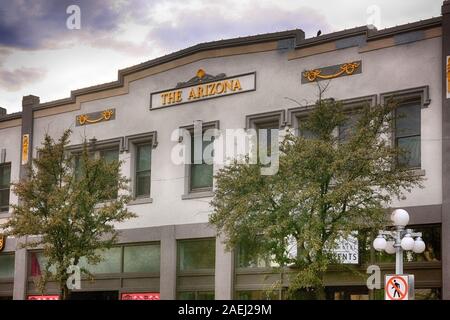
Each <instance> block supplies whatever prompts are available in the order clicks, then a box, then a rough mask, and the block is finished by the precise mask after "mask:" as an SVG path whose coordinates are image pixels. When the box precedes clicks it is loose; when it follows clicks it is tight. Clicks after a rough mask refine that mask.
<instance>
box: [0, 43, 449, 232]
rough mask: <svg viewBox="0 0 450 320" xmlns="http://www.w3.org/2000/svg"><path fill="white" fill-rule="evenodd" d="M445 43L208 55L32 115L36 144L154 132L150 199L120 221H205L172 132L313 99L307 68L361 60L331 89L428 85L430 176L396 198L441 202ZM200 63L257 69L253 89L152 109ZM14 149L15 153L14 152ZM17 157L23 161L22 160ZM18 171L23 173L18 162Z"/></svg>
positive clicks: (425, 118)
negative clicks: (102, 114) (106, 115)
mask: <svg viewBox="0 0 450 320" xmlns="http://www.w3.org/2000/svg"><path fill="white" fill-rule="evenodd" d="M440 49H441V39H440V38H434V39H429V40H425V41H419V42H414V43H411V44H406V45H400V46H395V47H390V48H385V49H381V50H376V51H369V52H365V53H362V54H359V53H358V48H357V47H353V48H348V49H342V50H338V51H333V52H329V53H323V54H319V55H314V56H310V57H306V58H302V59H295V60H288V59H287V52H286V51H271V52H263V53H254V54H245V55H235V56H230V57H223V58H210V59H206V60H203V61H199V62H194V63H191V64H188V65H185V66H181V67H178V68H176V69H172V70H169V71H167V72H163V73H159V74H156V75H154V76H151V77H148V78H144V79H140V80H137V81H134V82H132V83H131V84H130V90H129V93H128V94H126V95H122V96H117V97H112V98H106V99H101V100H96V101H91V102H86V103H83V104H82V105H81V110H78V111H76V112H67V113H63V114H59V115H57V116H48V117H43V118H38V119H35V123H34V143H35V145H36V144H37V143H38V142H39V141H42V138H43V136H44V134H45V132H49V133H50V134H51V135H53V136H55V137H56V136H58V135H60V134H61V133H62V131H63V130H64V129H65V128H68V127H71V128H72V129H73V130H74V134H73V137H72V141H73V143H80V142H81V141H82V139H83V137H84V136H86V137H88V138H91V137H93V136H95V137H96V138H97V139H98V140H103V139H109V138H113V137H119V136H125V135H130V134H137V133H144V132H150V131H157V133H158V142H159V144H158V146H157V148H156V149H154V150H153V155H152V185H151V197H152V198H153V203H149V204H142V205H133V206H131V207H130V209H131V210H133V211H135V212H136V213H137V214H138V215H139V217H138V218H137V219H134V220H132V221H129V222H127V223H124V224H122V225H121V226H120V227H121V228H136V227H150V226H158V225H169V224H185V223H199V222H206V221H207V219H208V213H209V212H210V208H209V205H208V201H209V198H202V199H192V200H182V199H181V195H182V194H183V193H184V174H185V171H184V166H183V165H174V164H173V163H172V162H171V161H170V154H171V150H172V148H173V147H174V146H175V145H176V144H177V142H175V141H171V140H170V137H171V133H172V131H173V130H174V129H176V128H178V127H180V126H183V125H189V124H192V123H193V121H194V120H203V121H213V120H220V128H221V129H223V128H244V127H245V116H246V115H249V114H254V113H259V112H265V111H272V110H278V109H288V108H292V107H296V106H298V105H296V104H295V103H294V102H292V101H290V100H289V99H286V98H292V99H296V100H297V101H299V102H301V103H302V104H311V103H313V102H314V100H315V99H316V98H317V88H316V86H315V84H301V83H300V77H301V73H302V71H304V70H305V69H311V68H318V67H325V66H330V65H335V64H341V63H345V62H350V61H355V60H362V73H361V74H356V75H353V76H348V77H341V78H338V79H334V80H332V81H331V84H330V86H329V87H328V91H327V93H326V95H327V96H329V97H334V98H337V99H347V98H355V97H360V96H366V95H372V94H380V93H383V92H388V91H394V90H401V89H407V88H412V87H418V86H424V85H428V86H429V87H430V98H431V104H430V105H429V106H428V108H425V109H422V129H421V130H422V169H424V170H425V172H426V179H427V180H426V182H425V189H418V190H414V191H413V193H412V194H411V195H409V196H408V199H407V200H405V201H402V202H401V203H394V205H402V206H416V205H430V204H440V203H441V201H442V192H441V174H442V169H441V137H442V135H441V120H440V119H441V105H442V104H441V95H440V93H441V81H440V67H441V64H440V61H441V60H440V58H441V57H440V52H441V50H440ZM200 68H202V69H204V70H205V71H206V72H207V73H209V74H212V75H216V74H219V73H226V74H227V75H228V76H233V75H238V74H242V73H247V72H253V71H256V79H257V81H256V83H257V84H256V91H253V92H247V93H242V94H237V95H232V96H227V97H221V98H217V99H211V100H207V101H199V102H194V103H189V104H183V105H179V106H174V107H169V108H163V109H159V110H153V111H150V110H149V98H150V93H151V92H155V91H160V90H164V89H169V88H173V87H174V86H175V85H176V83H177V82H179V81H187V80H189V79H190V78H192V77H193V76H194V75H195V73H196V71H197V70H198V69H200ZM107 108H115V109H116V119H115V120H112V121H109V122H103V123H99V124H95V125H88V126H82V127H75V117H76V115H79V114H82V113H90V112H95V111H101V110H105V109H107ZM7 130H8V129H7ZM5 132H6V133H5ZM8 132H9V131H5V130H2V131H0V135H1V136H2V139H1V140H0V146H1V145H2V142H1V141H3V137H4V135H5V136H6V137H7V139H8V140H11V141H14V142H15V143H14V144H12V145H15V146H18V145H20V132H16V131H14V133H13V131H11V132H10V133H8ZM9 135H11V137H10V138H9ZM16 153H17V152H16ZM9 154H10V156H12V154H11V152H10V153H9ZM120 159H121V160H124V161H125V165H124V167H123V172H124V173H125V174H127V175H129V174H131V162H130V154H129V153H122V154H121V156H120ZM12 160H14V159H12ZM13 162H14V163H18V159H17V162H16V161H13ZM13 172H18V169H17V170H16V169H14V170H13ZM15 175H17V173H15Z"/></svg>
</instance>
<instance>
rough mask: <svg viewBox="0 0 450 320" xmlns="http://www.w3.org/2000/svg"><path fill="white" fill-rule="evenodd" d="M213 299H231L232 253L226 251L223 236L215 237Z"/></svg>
mask: <svg viewBox="0 0 450 320" xmlns="http://www.w3.org/2000/svg"><path fill="white" fill-rule="evenodd" d="M215 273H216V276H215V299H216V300H232V299H233V278H234V254H233V252H230V251H227V250H226V247H225V244H224V243H223V238H222V237H221V236H218V237H217V238H216V271H215Z"/></svg>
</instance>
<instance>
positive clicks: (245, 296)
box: [236, 289, 281, 300]
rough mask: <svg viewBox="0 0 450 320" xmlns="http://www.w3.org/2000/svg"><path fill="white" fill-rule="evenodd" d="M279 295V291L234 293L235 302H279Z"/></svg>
mask: <svg viewBox="0 0 450 320" xmlns="http://www.w3.org/2000/svg"><path fill="white" fill-rule="evenodd" d="M280 295H281V292H280V290H279V289H274V290H239V291H236V299H237V300H280Z"/></svg>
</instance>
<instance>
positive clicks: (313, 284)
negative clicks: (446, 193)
mask: <svg viewBox="0 0 450 320" xmlns="http://www.w3.org/2000/svg"><path fill="white" fill-rule="evenodd" d="M395 108H396V105H395V103H393V102H389V103H387V104H385V105H377V106H375V107H369V106H365V107H364V108H362V109H361V110H360V111H359V112H358V113H357V114H355V115H354V116H353V117H352V118H350V117H349V116H348V115H347V113H346V111H345V110H344V107H343V105H342V104H341V103H339V102H336V101H334V100H333V99H327V100H321V99H319V101H318V102H317V103H316V106H315V108H314V109H313V110H312V111H311V113H310V114H309V115H308V118H307V119H306V120H305V122H302V127H303V134H302V135H299V136H294V135H292V134H287V135H286V136H285V138H284V139H283V141H282V142H281V144H280V158H279V170H278V172H277V173H276V174H274V175H270V176H264V175H261V170H260V169H261V167H262V166H261V165H260V164H256V165H255V164H253V165H252V164H249V163H244V164H243V163H239V162H238V161H235V162H234V163H232V164H231V165H229V166H226V167H224V168H223V169H221V170H219V172H218V173H217V175H216V179H217V180H216V191H215V195H214V198H213V200H212V202H211V205H212V207H213V213H212V215H211V216H210V223H211V224H212V225H214V226H215V227H216V228H217V230H218V232H219V233H222V234H223V235H224V236H225V239H226V240H225V241H226V244H227V247H228V248H229V249H231V248H236V247H237V246H244V247H245V248H247V250H246V252H247V254H249V256H250V257H253V258H257V257H258V256H266V257H267V256H269V257H271V259H273V260H274V262H276V263H278V264H279V265H280V266H288V265H289V266H290V267H291V268H292V269H293V270H294V271H293V272H292V274H291V277H290V287H289V292H290V293H291V296H294V295H295V293H298V292H304V291H307V292H309V293H310V294H313V296H314V297H315V298H319V299H322V298H324V290H323V289H324V288H323V284H324V283H323V277H324V274H325V273H326V271H327V269H328V266H329V265H330V264H334V263H336V262H338V261H337V258H336V256H335V255H334V254H333V253H332V249H333V248H334V247H335V246H336V245H337V243H338V241H339V240H340V239H342V238H346V237H348V236H349V234H351V232H352V231H358V230H367V229H374V228H379V227H381V226H382V225H384V224H385V213H386V208H387V207H389V205H390V203H391V201H392V200H393V199H394V198H403V197H404V193H405V192H409V191H410V190H411V188H413V187H416V186H419V187H421V186H422V185H421V178H420V177H419V176H417V175H414V173H413V172H412V171H411V170H408V168H406V167H405V165H403V164H402V163H401V161H400V163H399V161H398V159H399V157H405V156H406V155H405V151H404V150H400V149H399V148H397V147H396V146H395V145H393V143H392V142H391V140H390V132H391V130H392V124H393V120H394V117H393V114H394V110H395ZM355 116H356V117H355ZM352 119H353V121H352ZM352 123H353V125H352ZM339 127H340V128H347V130H346V132H345V133H346V134H344V135H341V136H340V137H339V136H337V135H336V134H335V132H336V128H339ZM293 243H295V244H296V247H297V248H296V249H297V250H296V251H297V252H296V254H294V255H292V251H290V250H289V246H291V245H292V244H293Z"/></svg>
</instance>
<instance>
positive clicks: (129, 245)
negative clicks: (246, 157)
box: [0, 224, 444, 300]
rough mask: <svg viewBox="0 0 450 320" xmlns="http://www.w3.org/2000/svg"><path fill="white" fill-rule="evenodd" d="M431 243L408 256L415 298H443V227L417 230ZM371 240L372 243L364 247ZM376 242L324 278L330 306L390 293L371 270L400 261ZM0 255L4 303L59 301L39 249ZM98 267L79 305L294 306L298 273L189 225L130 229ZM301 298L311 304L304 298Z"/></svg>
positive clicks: (11, 249) (78, 295)
mask: <svg viewBox="0 0 450 320" xmlns="http://www.w3.org/2000/svg"><path fill="white" fill-rule="evenodd" d="M412 227H413V228H414V229H416V230H418V231H421V232H422V233H423V238H424V239H425V241H426V243H427V244H428V246H427V249H426V250H425V252H424V253H422V254H412V253H411V254H406V255H405V273H411V274H414V276H415V295H416V299H440V298H441V297H442V272H443V270H442V267H441V261H442V254H444V253H443V252H441V251H442V250H441V225H440V224H426V225H414V226H412ZM365 240H367V241H365ZM372 240H373V238H372V237H371V236H370V235H367V236H361V237H360V238H359V243H358V251H359V254H358V262H357V263H356V264H351V265H339V266H333V267H330V269H329V271H328V272H327V274H326V276H325V284H326V288H325V292H326V298H327V299H330V300H369V299H383V297H384V296H383V289H382V287H381V288H380V289H375V290H369V289H368V287H367V285H366V281H367V278H368V276H369V274H367V267H368V266H369V265H376V266H378V267H379V270H380V279H381V286H382V285H383V279H384V275H385V274H390V273H394V259H395V257H394V256H392V255H387V254H380V253H377V252H375V251H374V250H373V249H372V246H371V241H372ZM6 242H7V243H6V246H5V248H4V250H3V252H2V253H1V254H0V300H7V299H57V298H58V294H59V290H58V285H57V283H55V282H49V283H47V285H46V289H45V296H42V295H41V291H40V290H39V289H38V287H37V283H36V280H37V279H39V276H40V275H41V274H42V271H43V270H44V266H45V258H44V256H43V254H42V252H41V251H39V250H25V249H19V250H15V248H17V241H16V240H15V239H10V238H8V239H7V241H6ZM103 256H104V260H103V261H102V262H100V263H99V264H97V265H95V266H94V265H89V263H88V262H87V261H81V262H80V264H81V265H82V266H83V267H86V268H87V269H89V270H90V272H91V273H92V274H93V275H94V277H93V279H88V278H86V277H84V278H83V280H82V281H81V289H79V290H74V292H73V294H72V297H71V298H72V299H74V300H158V299H180V300H184V299H189V300H194V299H198V300H213V299H241V300H254V299H287V298H288V297H289V295H288V288H289V279H290V276H291V275H292V274H293V273H295V270H294V269H291V268H277V267H276V266H273V265H272V264H271V262H270V261H269V259H263V258H261V259H258V260H257V261H254V260H250V259H247V257H246V255H245V250H244V249H243V248H236V250H234V252H229V251H227V250H225V245H224V244H223V242H222V240H221V239H220V238H216V234H215V231H214V230H213V229H212V228H211V227H210V226H208V225H207V224H188V225H176V226H162V227H152V228H141V229H133V230H123V231H122V232H121V236H120V242H119V244H118V245H117V246H115V247H114V248H112V249H110V250H107V251H105V252H104V253H103ZM298 298H308V296H307V295H305V296H301V295H300V296H298Z"/></svg>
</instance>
